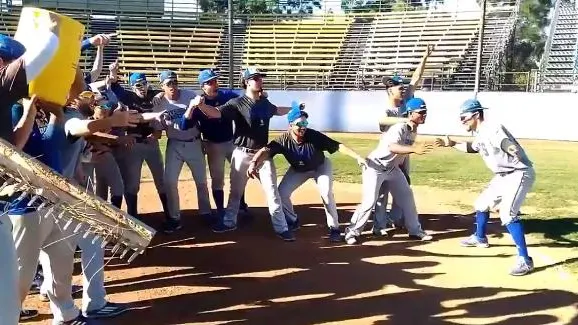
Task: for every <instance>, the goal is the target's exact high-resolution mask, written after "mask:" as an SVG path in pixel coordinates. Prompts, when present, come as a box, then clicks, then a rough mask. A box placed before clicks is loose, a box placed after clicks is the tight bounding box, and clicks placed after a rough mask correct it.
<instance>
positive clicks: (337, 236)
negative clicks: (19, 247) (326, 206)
mask: <svg viewBox="0 0 578 325" xmlns="http://www.w3.org/2000/svg"><path fill="white" fill-rule="evenodd" d="M329 241H330V242H332V243H339V242H341V241H342V239H341V231H340V230H339V229H337V228H330V229H329Z"/></svg>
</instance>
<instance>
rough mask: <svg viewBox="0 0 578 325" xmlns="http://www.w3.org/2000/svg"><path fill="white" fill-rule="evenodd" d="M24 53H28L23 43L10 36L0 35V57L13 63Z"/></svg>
mask: <svg viewBox="0 0 578 325" xmlns="http://www.w3.org/2000/svg"><path fill="white" fill-rule="evenodd" d="M24 52H26V48H25V47H24V45H22V43H20V42H18V41H17V40H15V39H13V38H12V37H10V36H7V35H4V34H0V57H2V58H3V59H4V60H7V61H12V60H15V59H18V58H19V57H21V56H22V55H23V54H24Z"/></svg>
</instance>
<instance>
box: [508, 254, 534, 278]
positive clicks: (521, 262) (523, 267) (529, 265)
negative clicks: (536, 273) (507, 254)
mask: <svg viewBox="0 0 578 325" xmlns="http://www.w3.org/2000/svg"><path fill="white" fill-rule="evenodd" d="M533 270H534V260H533V259H532V258H531V257H530V259H529V260H526V259H525V258H523V257H521V256H519V257H518V260H517V261H516V265H515V266H514V268H512V270H511V271H510V275H514V276H521V275H526V274H528V273H530V272H532V271H533Z"/></svg>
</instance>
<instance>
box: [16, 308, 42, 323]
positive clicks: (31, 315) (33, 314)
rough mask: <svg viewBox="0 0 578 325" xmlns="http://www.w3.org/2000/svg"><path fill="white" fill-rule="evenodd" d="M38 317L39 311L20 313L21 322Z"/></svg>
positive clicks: (23, 310) (22, 311) (30, 310)
mask: <svg viewBox="0 0 578 325" xmlns="http://www.w3.org/2000/svg"><path fill="white" fill-rule="evenodd" d="M37 316H38V310H35V309H22V310H21V311H20V321H21V322H22V321H26V320H29V319H32V318H35V317H37Z"/></svg>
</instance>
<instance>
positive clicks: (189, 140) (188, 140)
mask: <svg viewBox="0 0 578 325" xmlns="http://www.w3.org/2000/svg"><path fill="white" fill-rule="evenodd" d="M200 138H201V136H200V135H197V136H196V137H194V138H192V139H187V140H182V139H174V138H169V140H172V141H179V142H195V141H197V140H199V139H200Z"/></svg>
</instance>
